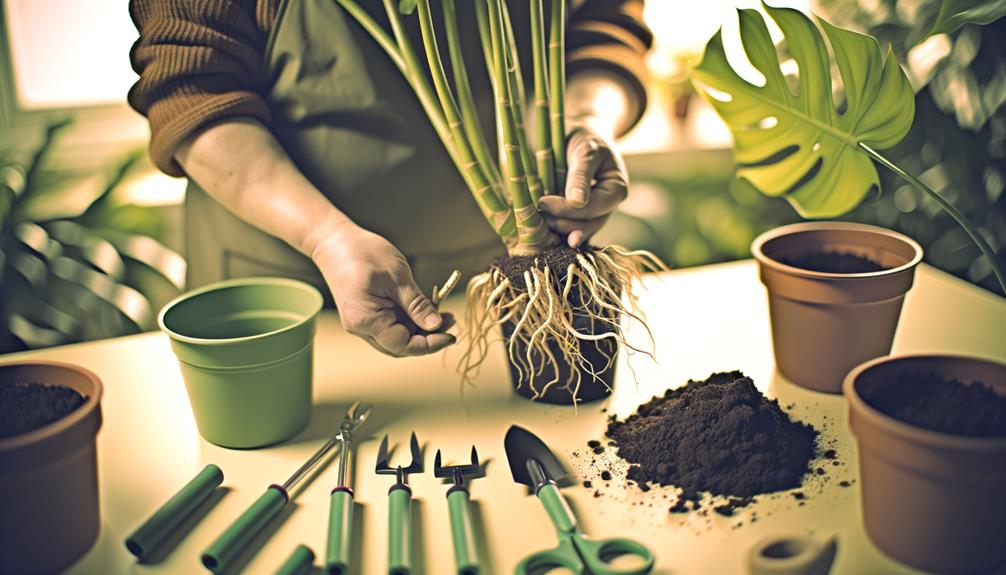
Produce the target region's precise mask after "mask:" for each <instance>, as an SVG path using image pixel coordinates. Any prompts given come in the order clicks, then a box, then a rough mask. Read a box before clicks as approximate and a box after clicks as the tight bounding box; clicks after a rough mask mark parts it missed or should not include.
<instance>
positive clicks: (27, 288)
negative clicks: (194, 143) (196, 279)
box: [0, 122, 185, 353]
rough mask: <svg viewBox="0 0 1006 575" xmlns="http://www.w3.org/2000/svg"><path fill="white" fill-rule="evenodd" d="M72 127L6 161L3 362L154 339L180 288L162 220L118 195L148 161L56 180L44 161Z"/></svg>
mask: <svg viewBox="0 0 1006 575" xmlns="http://www.w3.org/2000/svg"><path fill="white" fill-rule="evenodd" d="M68 124H69V122H59V123H55V124H52V125H50V126H48V127H47V128H45V135H44V138H43V139H42V143H41V145H40V146H39V147H38V148H37V149H35V150H31V151H23V150H8V151H6V152H3V153H0V353H7V352H11V351H18V350H22V349H26V348H28V349H31V348H39V347H48V346H52V345H60V344H66V343H73V342H78V341H85V340H90V339H98V338H104V337H112V336H117V335H124V334H129V333H135V332H139V331H143V330H149V329H153V328H154V327H155V323H156V312H157V310H158V309H159V308H160V306H161V305H163V303H165V302H166V301H167V300H168V299H169V298H171V297H173V296H174V295H176V294H177V293H178V292H179V291H180V290H181V288H182V286H183V282H184V277H185V261H184V260H183V259H182V257H181V256H180V255H178V254H177V253H175V252H174V251H172V250H170V249H168V248H166V247H165V246H164V245H163V244H162V243H161V242H160V241H159V238H161V237H163V236H164V235H165V234H166V233H167V230H166V229H165V226H166V224H165V221H164V219H163V217H162V216H161V215H160V213H159V212H158V211H157V210H155V209H153V208H149V207H143V206H137V205H133V204H130V203H128V202H125V201H123V199H122V198H121V197H120V194H119V193H118V192H119V190H120V184H121V183H122V181H123V180H124V178H126V176H127V175H128V174H129V172H130V170H131V169H132V168H133V167H134V165H135V164H136V163H137V161H138V160H139V159H140V158H141V157H142V152H141V151H134V152H130V153H129V154H127V155H126V157H125V158H124V159H122V160H121V161H118V162H116V163H115V164H114V165H112V166H110V167H109V168H108V169H107V170H104V171H99V172H98V173H89V174H86V175H84V176H81V175H78V174H71V173H68V172H66V171H65V170H60V169H59V167H58V166H54V165H52V162H50V161H49V158H48V155H49V153H50V151H51V150H52V148H53V145H54V143H55V141H56V139H57V137H58V136H59V134H60V132H61V131H62V130H64V129H65V128H66V127H67V125H68Z"/></svg>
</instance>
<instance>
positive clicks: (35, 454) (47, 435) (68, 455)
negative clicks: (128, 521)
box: [0, 361, 102, 574]
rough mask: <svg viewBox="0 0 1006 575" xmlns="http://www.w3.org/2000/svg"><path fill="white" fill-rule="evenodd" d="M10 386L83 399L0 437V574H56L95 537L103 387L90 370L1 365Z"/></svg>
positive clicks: (54, 365) (53, 364) (41, 363)
mask: <svg viewBox="0 0 1006 575" xmlns="http://www.w3.org/2000/svg"><path fill="white" fill-rule="evenodd" d="M10 381H20V382H24V381H28V382H34V383H42V384H50V385H62V386H65V387H69V388H72V389H74V390H76V391H78V392H79V393H80V394H81V395H83V396H84V398H85V400H84V403H83V405H81V406H80V407H78V408H77V409H75V410H74V411H72V412H70V413H69V414H68V415H67V416H66V417H64V418H62V419H60V420H58V421H55V422H53V423H50V424H48V425H45V426H43V427H40V428H38V429H34V430H32V431H29V432H27V433H23V434H21V435H16V436H13V437H8V438H5V439H0V509H2V510H3V511H2V512H0V533H2V534H3V535H2V536H0V573H18V574H31V573H51V572H54V571H58V570H60V569H63V568H65V567H67V566H69V565H70V564H71V563H73V562H74V561H76V560H77V559H78V558H80V557H81V556H82V555H83V554H84V553H86V552H87V550H88V549H90V548H91V545H93V544H94V541H95V540H96V539H97V538H98V530H99V527H100V525H101V520H100V513H99V508H98V467H97V456H96V450H95V436H96V435H97V433H98V429H99V428H100V427H101V393H102V386H101V381H100V380H99V379H98V377H97V376H95V375H94V374H93V373H91V372H90V371H88V370H86V369H83V368H80V367H77V366H73V365H69V364H64V363H57V362H51V361H25V362H18V363H8V364H5V365H0V385H5V383H6V382H10Z"/></svg>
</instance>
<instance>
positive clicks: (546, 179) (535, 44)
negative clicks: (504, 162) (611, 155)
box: [530, 0, 555, 196]
mask: <svg viewBox="0 0 1006 575" xmlns="http://www.w3.org/2000/svg"><path fill="white" fill-rule="evenodd" d="M530 3H531V18H530V19H531V59H532V60H533V61H534V62H533V64H534V112H535V122H534V123H535V142H534V149H535V152H534V153H535V159H536V160H537V162H538V177H540V178H541V183H542V195H546V196H547V195H551V194H554V193H555V161H554V158H553V156H552V131H551V124H550V119H549V117H548V91H549V90H548V62H547V59H548V56H547V54H546V48H545V21H544V18H543V16H542V6H541V0H530Z"/></svg>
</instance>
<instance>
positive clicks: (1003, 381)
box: [844, 355, 1006, 574]
mask: <svg viewBox="0 0 1006 575" xmlns="http://www.w3.org/2000/svg"><path fill="white" fill-rule="evenodd" d="M905 373H919V374H938V375H941V376H944V377H947V378H956V379H957V380H959V381H962V382H965V383H967V382H971V381H982V382H984V383H985V384H986V385H989V386H990V387H992V388H993V389H994V390H995V391H996V392H997V393H999V394H1000V395H1006V364H1003V363H997V362H994V361H989V360H985V359H979V358H970V357H961V356H944V355H903V356H894V357H886V358H881V359H875V360H873V361H869V362H867V363H864V364H863V365H860V366H859V367H857V368H856V369H854V370H853V371H852V372H851V373H849V375H848V377H846V379H845V384H844V387H845V396H846V400H847V401H848V403H849V426H850V427H851V428H852V432H853V434H854V435H855V436H856V441H857V442H858V444H859V475H860V489H861V490H862V501H863V520H864V522H865V524H866V532H867V534H868V535H869V537H870V539H871V540H872V541H873V543H874V544H875V545H876V546H877V547H879V548H880V550H881V551H883V552H884V553H887V554H888V555H890V556H891V557H893V558H894V559H897V560H898V561H901V562H903V563H907V564H908V565H911V566H912V567H916V568H918V569H924V570H926V571H934V572H937V573H948V574H949V573H977V572H983V571H987V570H989V569H991V568H993V567H995V566H996V565H999V564H1001V563H1003V562H1004V561H1006V539H1004V537H1006V437H968V436H962V435H953V434H948V433H941V432H936V431H929V430H926V429H922V428H919V427H916V426H913V425H910V424H907V423H904V422H902V421H899V420H897V419H894V418H893V417H890V416H887V415H885V414H883V413H881V412H880V411H878V410H877V409H874V408H873V407H871V406H870V405H869V404H868V403H867V402H866V401H864V399H863V396H862V392H863V391H864V390H867V389H869V387H870V386H874V385H878V384H880V383H881V382H883V381H885V380H887V379H889V378H893V377H897V376H898V375H900V374H905Z"/></svg>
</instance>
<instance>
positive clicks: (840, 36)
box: [694, 5, 915, 218]
mask: <svg viewBox="0 0 1006 575" xmlns="http://www.w3.org/2000/svg"><path fill="white" fill-rule="evenodd" d="M765 10H766V11H767V12H768V14H769V15H770V16H771V17H772V19H773V20H775V22H776V23H777V24H778V25H779V28H781V29H782V32H783V34H784V36H785V39H786V44H787V47H788V50H789V53H790V55H791V56H792V58H793V60H795V61H796V64H797V67H798V73H799V82H798V83H797V86H796V89H795V90H793V89H791V88H790V85H789V83H788V82H787V78H786V77H785V76H784V75H783V71H782V70H781V69H780V61H779V57H778V55H777V52H776V47H775V46H774V45H773V43H772V40H771V38H770V36H769V32H768V27H767V26H766V24H765V20H764V19H763V18H762V16H761V14H760V13H759V12H757V11H755V10H740V11H739V16H740V33H741V42H742V44H743V46H744V50H745V52H746V53H747V55H748V59H749V60H750V61H751V64H753V65H754V67H755V68H757V70H758V71H759V72H760V73H761V74H762V75H763V76H764V77H765V82H764V84H763V85H761V86H759V85H755V84H752V83H750V82H748V81H746V80H744V79H743V78H741V77H740V76H739V75H738V74H737V73H736V72H735V71H734V70H733V68H732V67H731V66H730V64H729V63H728V62H727V57H726V52H725V51H724V47H723V36H722V30H721V31H719V32H717V33H716V35H715V36H713V38H712V39H711V40H710V41H709V43H708V44H707V45H706V50H705V55H704V56H703V58H702V62H701V63H700V64H699V65H698V66H697V67H696V68H695V70H694V81H695V83H696V88H697V90H698V91H699V93H700V94H702V95H703V97H705V98H706V100H708V101H709V103H710V104H711V105H712V106H713V107H714V108H715V109H716V111H717V112H718V113H719V115H720V116H721V117H722V118H723V120H724V121H725V122H726V123H727V125H728V126H729V127H730V130H731V131H732V132H733V136H734V141H735V154H736V160H737V163H738V172H737V175H738V176H739V177H741V178H744V179H746V180H748V181H750V182H751V184H753V185H754V186H755V187H756V188H758V189H759V190H760V191H761V192H762V193H764V194H766V195H770V196H783V197H785V198H786V199H787V200H789V202H790V203H791V204H792V205H793V207H794V208H795V209H796V210H797V212H799V214H800V215H801V216H803V217H805V218H829V217H836V216H839V215H842V214H844V213H846V212H848V211H849V210H851V209H852V208H854V207H855V206H856V205H857V204H858V203H859V202H860V201H861V200H862V199H863V197H864V196H865V195H866V194H867V193H869V192H870V190H872V189H874V188H877V187H879V179H878V176H877V170H876V168H875V167H874V165H873V163H872V161H871V160H870V157H869V156H868V155H867V154H866V151H865V150H864V149H863V147H862V146H863V145H866V146H869V147H870V148H873V149H885V148H889V147H891V146H893V145H894V144H896V143H898V141H900V140H901V139H902V138H903V137H904V136H905V134H906V133H907V132H908V130H909V128H910V127H911V125H912V120H913V118H914V115H915V100H914V96H913V93H912V88H911V85H910V84H909V83H908V78H907V77H906V76H905V73H904V71H902V69H901V68H900V67H899V66H898V64H897V61H896V60H895V58H893V57H892V54H891V51H890V50H888V52H887V56H886V57H884V55H883V54H882V53H881V50H880V46H879V45H878V44H877V41H876V40H875V39H874V38H872V37H870V36H864V35H862V34H857V33H855V32H852V31H850V30H845V29H843V28H838V27H836V26H832V25H831V24H829V23H827V22H825V21H824V20H822V19H820V18H817V21H818V23H819V24H820V25H821V28H823V30H824V32H825V35H826V36H827V37H828V42H829V43H830V45H831V50H832V52H833V53H834V55H835V61H836V63H837V65H838V70H839V74H840V76H841V80H842V87H843V88H844V105H843V106H842V109H841V110H840V109H839V107H838V106H836V104H835V101H834V98H833V95H832V92H833V90H832V77H831V59H830V58H829V55H828V46H827V45H826V44H825V41H824V38H823V37H822V35H821V33H820V31H819V30H818V28H817V26H815V25H814V23H813V22H812V21H811V20H810V19H809V18H808V17H807V16H805V15H803V14H802V13H800V12H798V11H796V10H792V9H789V8H773V7H770V6H767V5H766V6H765Z"/></svg>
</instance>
